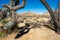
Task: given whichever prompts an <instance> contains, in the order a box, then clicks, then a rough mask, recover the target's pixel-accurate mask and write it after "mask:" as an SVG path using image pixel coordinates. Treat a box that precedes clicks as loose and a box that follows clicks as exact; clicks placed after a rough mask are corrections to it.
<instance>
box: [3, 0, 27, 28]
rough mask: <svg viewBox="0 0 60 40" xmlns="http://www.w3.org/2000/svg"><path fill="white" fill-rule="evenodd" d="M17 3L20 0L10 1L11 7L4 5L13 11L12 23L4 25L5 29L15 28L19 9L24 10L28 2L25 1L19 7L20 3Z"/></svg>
mask: <svg viewBox="0 0 60 40" xmlns="http://www.w3.org/2000/svg"><path fill="white" fill-rule="evenodd" d="M17 2H19V0H16V1H15V0H10V5H5V4H4V5H3V6H5V7H6V8H8V9H9V10H11V12H12V21H10V22H8V23H7V24H6V25H4V27H5V28H4V29H7V28H8V27H10V28H11V27H14V26H15V25H16V23H17V20H16V11H17V10H18V9H21V8H23V7H24V6H25V4H26V0H23V2H22V5H19V3H17ZM10 24H11V25H10Z"/></svg>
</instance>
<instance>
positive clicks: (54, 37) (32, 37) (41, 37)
mask: <svg viewBox="0 0 60 40" xmlns="http://www.w3.org/2000/svg"><path fill="white" fill-rule="evenodd" d="M21 20H23V19H22V18H21V19H20V17H19V19H18V21H19V22H20V21H21ZM34 20H35V21H34ZM36 21H38V23H39V22H40V23H41V24H42V25H40V26H36V27H35V28H32V29H30V31H29V32H28V33H26V34H24V35H23V36H21V37H19V38H18V39H15V36H16V35H17V33H18V31H17V32H13V33H11V34H10V35H8V36H6V37H3V38H0V40H60V35H59V34H57V33H55V31H53V30H51V29H50V28H47V27H46V26H44V24H43V22H45V23H47V22H48V21H49V18H48V17H47V18H46V17H39V18H38V19H36V18H35V17H33V18H31V19H30V18H26V19H25V20H24V23H25V22H27V23H28V22H33V23H34V22H35V23H36ZM35 25H37V24H35Z"/></svg>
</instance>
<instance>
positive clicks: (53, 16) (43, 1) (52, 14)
mask: <svg viewBox="0 0 60 40" xmlns="http://www.w3.org/2000/svg"><path fill="white" fill-rule="evenodd" d="M40 1H41V2H42V4H43V5H44V6H45V7H46V8H47V10H48V12H49V14H50V16H51V17H52V20H53V22H54V23H53V24H54V26H55V31H58V32H60V23H59V21H58V20H57V18H55V15H54V14H55V13H54V12H53V11H52V9H51V8H50V6H49V5H48V3H47V2H46V1H45V0H40Z"/></svg>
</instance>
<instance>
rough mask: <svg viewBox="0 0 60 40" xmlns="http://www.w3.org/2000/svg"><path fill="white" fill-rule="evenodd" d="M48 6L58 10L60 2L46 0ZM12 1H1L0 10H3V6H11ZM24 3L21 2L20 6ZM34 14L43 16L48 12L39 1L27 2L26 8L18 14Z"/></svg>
mask: <svg viewBox="0 0 60 40" xmlns="http://www.w3.org/2000/svg"><path fill="white" fill-rule="evenodd" d="M46 1H47V2H48V4H49V5H50V6H51V8H52V9H53V10H54V9H57V8H58V7H57V5H58V0H46ZM9 3H10V0H0V8H2V4H9ZM21 3H22V0H21V1H20V4H21ZM28 11H31V12H34V13H38V14H42V13H44V12H47V9H46V8H45V7H44V5H43V4H42V3H41V2H40V1H39V0H26V5H25V7H24V8H22V9H19V10H18V11H17V13H22V12H28Z"/></svg>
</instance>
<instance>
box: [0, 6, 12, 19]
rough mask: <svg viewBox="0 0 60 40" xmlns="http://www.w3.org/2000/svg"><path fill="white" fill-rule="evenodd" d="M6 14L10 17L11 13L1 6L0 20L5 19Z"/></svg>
mask: <svg viewBox="0 0 60 40" xmlns="http://www.w3.org/2000/svg"><path fill="white" fill-rule="evenodd" d="M7 13H9V16H10V17H11V11H10V10H9V9H8V8H6V7H4V6H3V8H2V9H1V10H0V15H1V16H0V20H1V19H4V18H5V17H7Z"/></svg>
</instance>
